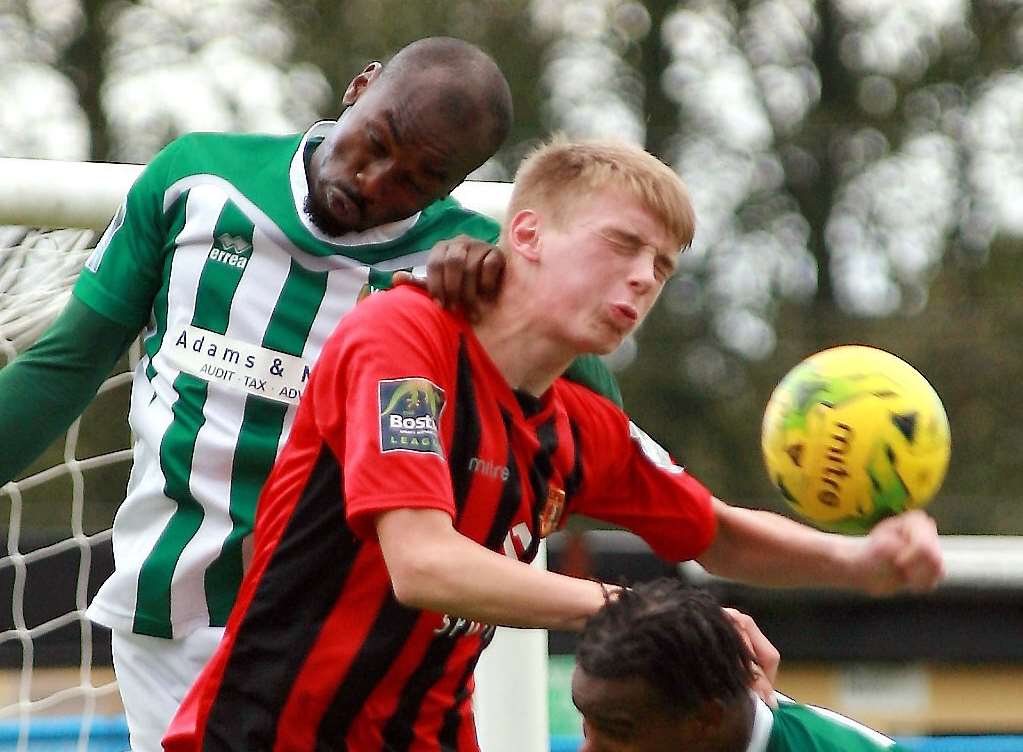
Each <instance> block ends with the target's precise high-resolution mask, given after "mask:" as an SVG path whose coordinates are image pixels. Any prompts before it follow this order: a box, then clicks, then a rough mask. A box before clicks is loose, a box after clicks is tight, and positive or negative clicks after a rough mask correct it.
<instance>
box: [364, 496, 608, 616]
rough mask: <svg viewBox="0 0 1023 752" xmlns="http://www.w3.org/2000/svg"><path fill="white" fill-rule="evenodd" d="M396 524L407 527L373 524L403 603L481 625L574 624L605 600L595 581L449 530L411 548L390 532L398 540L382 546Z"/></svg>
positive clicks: (427, 538) (393, 523) (404, 528)
mask: <svg viewBox="0 0 1023 752" xmlns="http://www.w3.org/2000/svg"><path fill="white" fill-rule="evenodd" d="M395 514H401V513H391V515H395ZM388 516H390V515H388ZM388 525H390V529H388ZM398 529H400V530H401V532H400V533H398V534H399V535H400V536H402V537H404V536H405V535H407V534H408V530H410V529H411V527H410V526H409V525H407V524H404V523H402V522H401V521H398V522H397V524H395V521H394V519H393V518H392V520H391V522H390V523H385V524H384V526H383V527H379V526H378V530H379V532H380V537H381V547H382V549H383V551H384V558H385V561H386V563H387V568H388V571H389V573H390V575H391V582H392V585H393V587H394V592H395V595H396V597H397V598H398V600H399V601H401V602H402V603H403V604H405V605H407V606H412V607H414V608H421V609H426V610H430V611H438V612H441V613H448V614H452V615H456V616H460V617H463V618H466V619H471V620H473V621H478V622H484V623H487V624H499V625H503V626H509V627H537V628H546V629H564V630H580V629H582V627H583V625H584V624H585V622H586V619H587V618H589V617H590V616H591V615H592V614H593V613H595V612H596V611H597V609H599V608H600V607H601V606H602V605H603V604H604V591H603V588H602V586H601V585H600V584H599V583H597V582H592V581H590V580H582V579H578V578H575V577H566V576H564V575H560V574H556V573H553V572H546V571H543V570H539V569H536V568H534V567H531V566H529V565H527V564H524V563H522V562H519V561H516V560H513V559H510V558H508V557H507V556H503V555H501V554H497V553H494V552H493V551H490V550H488V549H486V548H484V547H483V546H480V545H479V544H477V543H475V542H473V541H471V540H469V539H468V538H465V537H464V536H462V535H461V534H459V533H457V532H455V531H454V530H450V529H449V531H446V532H443V533H441V534H439V535H437V536H424V537H419V538H418V540H417V542H416V543H415V545H414V546H412V547H410V546H408V545H402V544H401V543H400V540H401V539H400V538H398V539H397V540H396V539H395V536H393V535H392V536H391V537H390V542H391V543H392V544H393V543H398V545H385V540H387V539H388V534H389V533H393V532H395V530H398Z"/></svg>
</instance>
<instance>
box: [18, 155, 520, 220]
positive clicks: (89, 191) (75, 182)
mask: <svg viewBox="0 0 1023 752" xmlns="http://www.w3.org/2000/svg"><path fill="white" fill-rule="evenodd" d="M140 172H142V165H137V164H115V163H109V162H68V161H61V160H50V159H18V158H13V157H0V175H3V176H4V179H3V182H2V184H0V225H22V226H26V227H75V228H80V229H83V230H102V229H104V228H105V227H106V225H107V223H108V222H109V221H110V218H111V217H112V216H113V214H114V212H115V211H116V210H117V207H118V205H119V204H120V203H121V201H123V200H124V196H125V194H127V192H128V189H129V188H130V187H131V184H132V183H133V182H134V181H135V178H137V177H138V175H139V173H140ZM451 195H453V196H454V197H455V198H457V199H458V200H459V201H460V202H461V203H462V204H464V205H465V206H467V207H468V208H470V209H473V210H474V211H478V212H480V213H482V214H486V215H487V216H489V217H493V218H494V219H496V220H498V221H501V220H503V219H504V207H505V206H506V205H507V203H508V197H509V196H510V195H511V184H510V183H496V182H485V181H474V180H470V181H466V182H465V183H463V184H462V185H460V186H458V187H457V188H455V190H454V191H452V194H451Z"/></svg>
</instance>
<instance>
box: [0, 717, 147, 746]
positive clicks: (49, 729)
mask: <svg viewBox="0 0 1023 752" xmlns="http://www.w3.org/2000/svg"><path fill="white" fill-rule="evenodd" d="M81 729H82V718H81V716H77V715H75V716H54V717H52V718H38V717H37V718H33V719H32V720H31V722H30V723H29V732H28V740H29V741H28V749H29V750H30V752H66V750H69V749H77V747H78V735H79V733H80V732H81ZM20 732H21V726H20V724H19V723H18V721H17V720H16V719H11V720H6V721H4V722H2V723H0V752H9V751H10V752H12V751H13V750H16V749H17V748H18V736H19V734H20ZM88 749H89V752H124V750H126V749H128V725H127V724H126V723H125V721H124V716H93V718H92V723H91V724H90V726H89V748H88Z"/></svg>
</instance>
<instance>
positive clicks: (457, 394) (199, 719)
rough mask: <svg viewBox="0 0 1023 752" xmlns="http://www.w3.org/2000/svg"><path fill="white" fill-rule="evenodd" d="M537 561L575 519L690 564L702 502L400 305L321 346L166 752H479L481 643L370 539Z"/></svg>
mask: <svg viewBox="0 0 1023 752" xmlns="http://www.w3.org/2000/svg"><path fill="white" fill-rule="evenodd" d="M408 507H419V508H435V509H441V510H444V511H446V512H447V513H448V514H450V515H451V517H452V520H453V522H454V525H455V528H456V529H457V530H458V531H459V532H460V533H461V534H463V535H465V536H467V537H469V538H471V539H472V540H474V541H477V542H478V543H480V544H481V545H484V546H486V547H487V548H489V549H492V550H494V551H497V552H503V553H505V554H507V555H509V556H513V557H515V558H518V559H520V560H522V561H531V560H532V558H533V557H534V555H535V553H536V550H537V546H538V545H539V541H540V539H541V532H544V533H546V532H549V531H550V529H553V528H556V527H560V526H561V525H562V524H563V523H564V520H565V518H566V517H567V515H569V514H572V513H584V514H586V515H588V516H591V517H595V518H599V519H603V520H606V521H609V522H612V523H616V524H619V525H622V526H624V527H626V528H629V529H630V530H632V531H634V532H636V533H637V534H639V535H640V536H642V537H643V538H644V539H645V540H646V541H647V542H648V543H649V544H650V545H651V546H652V547H653V548H654V550H655V551H657V552H658V553H659V554H660V555H661V556H663V557H665V558H668V559H671V560H684V559H689V558H693V557H694V556H697V555H698V554H699V553H700V552H702V551H703V550H704V548H705V547H706V546H707V545H708V544H709V543H710V541H711V539H712V538H713V535H714V530H715V526H714V517H713V514H712V511H711V505H710V494H709V493H708V492H707V490H706V489H704V488H703V486H701V485H700V484H699V483H698V482H697V481H696V480H695V479H693V478H692V477H691V476H690V475H688V474H687V473H685V472H684V471H683V470H682V469H681V468H679V467H676V466H675V465H674V464H673V463H671V461H670V459H669V458H668V457H667V455H666V453H664V452H663V450H660V448H659V447H657V445H656V444H654V443H653V442H652V441H650V440H649V438H648V437H646V436H645V434H642V432H640V431H639V430H638V429H637V428H635V426H634V425H633V424H631V423H630V421H629V420H628V418H627V417H626V416H625V415H624V414H623V413H622V412H621V411H620V410H619V409H618V408H617V407H616V406H615V405H614V404H613V403H612V402H610V401H609V400H606V399H604V398H603V397H600V396H598V395H597V394H595V393H593V392H591V391H589V390H587V389H586V388H584V387H581V386H578V385H576V384H573V383H571V382H568V381H566V380H563V379H562V380H559V381H558V382H557V383H556V384H555V385H554V386H553V387H552V388H551V389H550V390H549V391H548V393H547V394H546V395H544V397H543V398H542V399H540V400H535V399H529V398H523V397H520V396H517V395H516V393H515V392H514V391H513V390H511V389H510V388H509V386H508V385H507V383H506V382H505V381H504V379H503V378H502V376H501V374H500V373H499V372H498V371H497V369H496V367H495V366H494V364H493V362H492V361H491V360H490V358H489V356H488V355H487V353H486V351H485V350H484V349H483V348H482V346H481V345H480V344H479V342H478V341H477V340H476V338H475V336H474V335H473V332H472V329H471V328H470V327H469V326H468V325H467V324H466V322H465V321H464V320H463V319H462V318H460V317H456V316H454V315H451V314H449V313H447V312H445V311H443V310H441V309H440V308H439V307H438V306H436V305H435V304H434V303H433V302H432V301H430V300H429V298H428V297H426V296H425V295H424V294H422V293H420V292H418V291H416V290H414V289H411V288H399V289H397V290H395V291H393V292H390V293H387V294H382V295H377V296H373V297H371V298H370V299H368V300H367V301H365V302H363V303H362V304H360V305H359V306H358V307H357V308H356V310H355V311H353V312H352V313H351V314H349V315H348V316H347V317H346V318H345V320H344V321H343V322H342V324H341V325H340V327H339V328H338V330H337V331H336V332H335V333H334V335H333V336H332V337H331V339H330V341H329V342H328V343H327V345H326V347H325V348H324V350H323V352H322V354H321V356H320V359H319V362H318V364H317V366H316V368H315V369H314V372H313V375H312V377H311V379H310V382H309V384H308V386H307V388H306V391H305V394H304V396H303V398H302V402H301V405H300V407H299V410H298V414H297V417H296V419H295V424H294V427H293V429H292V432H291V435H290V437H289V439H288V442H287V444H286V446H285V448H284V450H283V451H282V453H281V456H280V458H279V459H278V462H277V464H276V465H275V467H274V469H273V472H272V473H271V474H270V476H269V478H268V480H267V484H266V486H265V487H264V489H263V493H262V496H261V498H260V502H259V508H258V512H257V519H256V532H255V552H254V556H253V561H252V565H251V568H250V570H249V572H248V574H247V576H246V578H245V580H244V582H243V584H242V588H241V591H240V593H239V596H238V602H237V604H236V606H235V608H234V611H233V612H232V615H231V618H230V620H229V622H228V625H227V630H226V633H225V636H224V641H223V642H222V643H221V645H220V647H219V649H218V650H217V652H216V653H215V654H214V656H213V658H212V659H211V661H210V663H209V664H208V665H207V667H206V669H205V671H204V672H203V673H202V675H201V676H200V678H199V680H198V681H197V683H196V685H195V686H194V687H193V688H192V690H191V692H190V693H189V695H188V697H187V698H186V700H185V702H184V704H183V705H182V707H181V709H180V710H179V712H178V715H177V717H176V718H175V720H174V723H173V724H172V725H171V728H170V731H169V732H168V735H167V737H166V739H165V740H164V746H165V748H166V749H167V750H169V752H185V751H189V752H192V751H196V750H238V751H239V752H241V751H242V750H244V751H245V752H253V751H254V750H268V751H269V750H281V751H283V750H288V751H289V752H290V751H295V752H299V751H304V750H309V751H310V752H311V751H312V750H353V751H355V750H358V752H373V751H375V750H458V751H459V752H463V751H466V750H476V749H477V744H476V735H475V729H474V726H473V723H472V711H471V693H472V672H473V668H474V667H475V665H476V661H477V659H478V658H479V655H480V653H481V651H482V650H483V648H484V647H485V646H486V644H487V643H488V642H489V640H490V637H491V636H492V634H493V629H492V628H490V627H487V626H485V625H479V624H475V623H471V622H466V621H465V620H462V619H458V618H457V617H455V616H451V615H445V614H439V613H433V612H429V611H422V610H417V609H413V608H408V607H406V606H403V605H401V604H400V603H398V601H397V600H396V599H395V597H394V594H393V593H392V591H391V586H390V579H389V576H388V573H387V570H386V567H385V564H384V561H383V558H382V555H381V552H380V547H379V545H378V544H377V542H376V538H375V519H376V516H377V515H378V514H380V513H381V512H383V511H386V510H390V509H396V508H408Z"/></svg>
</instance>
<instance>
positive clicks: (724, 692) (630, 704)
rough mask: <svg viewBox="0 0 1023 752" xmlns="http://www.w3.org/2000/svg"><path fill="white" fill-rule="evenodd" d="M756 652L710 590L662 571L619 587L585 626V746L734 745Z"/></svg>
mask: <svg viewBox="0 0 1023 752" xmlns="http://www.w3.org/2000/svg"><path fill="white" fill-rule="evenodd" d="M750 679H751V675H750V654H749V651H748V650H747V648H746V645H745V643H744V642H743V640H742V639H741V638H740V636H739V634H738V632H736V630H735V628H734V627H733V626H732V623H731V621H729V619H728V617H727V616H726V615H725V613H724V611H723V610H722V609H721V607H720V606H719V605H718V603H717V602H716V601H715V600H714V599H713V598H712V597H711V596H710V595H708V594H707V593H705V592H703V591H700V590H695V589H692V588H687V587H685V586H684V585H683V584H682V583H681V582H680V581H678V580H674V579H667V578H665V579H661V580H657V581H654V582H651V583H646V584H641V585H637V586H636V587H635V588H634V589H632V590H626V591H622V592H621V593H620V594H619V595H618V597H617V598H616V599H615V600H613V601H609V602H608V603H607V604H606V605H605V606H604V607H603V608H602V609H601V610H600V611H598V612H597V613H596V614H595V615H594V616H593V618H591V619H590V620H589V622H588V623H587V625H586V629H585V630H584V631H583V634H582V637H581V639H580V642H579V648H578V651H577V654H576V669H575V673H574V674H573V677H572V700H573V702H575V704H576V706H577V707H578V708H579V711H580V712H581V713H582V715H583V724H584V726H583V728H584V732H585V736H586V739H585V743H584V746H583V750H585V752H612V751H614V752H622V751H624V750H630V751H632V752H661V751H662V750H663V751H664V752H668V751H669V750H670V751H671V752H677V750H682V749H685V750H692V751H693V752H709V751H711V750H713V751H714V752H731V751H732V750H736V752H739V751H740V750H742V749H744V748H745V743H746V742H747V741H748V739H749V733H750V728H751V723H752V707H753V706H752V701H751V698H750V695H749V691H748V689H747V687H748V685H749V682H750Z"/></svg>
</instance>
